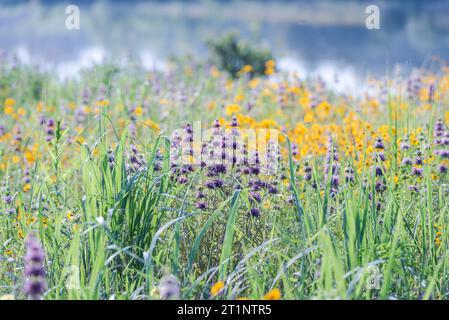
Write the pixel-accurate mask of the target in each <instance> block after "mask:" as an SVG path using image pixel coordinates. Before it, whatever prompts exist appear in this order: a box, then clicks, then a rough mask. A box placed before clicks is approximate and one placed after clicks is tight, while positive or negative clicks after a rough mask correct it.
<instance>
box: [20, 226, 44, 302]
mask: <svg viewBox="0 0 449 320" xmlns="http://www.w3.org/2000/svg"><path fill="white" fill-rule="evenodd" d="M25 250H26V252H25V256H24V262H25V269H24V277H25V284H24V289H23V290H24V293H25V294H26V295H27V297H28V298H30V299H32V300H39V299H42V295H43V293H44V292H45V290H46V289H47V284H46V282H45V268H44V260H45V256H44V250H43V249H42V246H41V244H40V243H39V240H38V239H37V238H36V236H35V235H34V234H30V235H29V236H28V238H27V240H26V242H25Z"/></svg>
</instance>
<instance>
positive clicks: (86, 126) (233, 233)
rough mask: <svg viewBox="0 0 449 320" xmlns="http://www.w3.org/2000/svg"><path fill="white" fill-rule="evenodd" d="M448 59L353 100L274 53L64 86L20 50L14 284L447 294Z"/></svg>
mask: <svg viewBox="0 0 449 320" xmlns="http://www.w3.org/2000/svg"><path fill="white" fill-rule="evenodd" d="M435 65H436V67H435ZM435 65H434V66H433V68H432V69H431V68H428V69H420V70H417V71H416V72H414V73H412V74H408V75H405V76H401V77H399V76H398V77H396V78H395V77H391V78H388V79H386V80H376V79H367V82H366V83H367V85H368V89H369V93H368V94H365V95H351V94H350V93H339V92H335V91H334V90H333V89H332V88H329V87H326V85H325V84H323V83H322V82H320V81H313V80H310V79H307V78H302V77H301V75H298V74H286V73H282V72H277V71H276V62H275V61H274V60H269V61H266V63H265V71H264V73H265V74H264V75H260V76H255V75H253V74H252V68H251V66H250V65H247V66H244V67H243V68H242V70H241V72H240V74H239V77H238V78H232V77H230V76H229V75H228V74H226V73H225V72H222V71H220V70H219V69H218V68H217V67H215V66H213V65H209V64H199V63H195V62H193V61H184V62H182V63H178V64H172V65H171V69H170V71H169V72H167V73H161V72H156V71H154V72H147V71H143V69H141V68H139V66H138V65H134V66H128V67H126V68H115V67H111V66H109V65H100V66H96V67H95V68H91V69H87V70H85V71H84V72H83V74H82V76H81V77H80V78H79V79H76V80H70V81H67V82H64V83H63V82H61V81H59V80H58V79H57V78H55V77H52V76H51V75H50V74H46V73H43V72H38V71H36V70H34V69H32V68H29V67H27V66H24V65H14V66H13V65H11V64H8V63H4V64H3V65H1V91H0V100H1V101H2V116H1V127H0V154H1V162H0V178H1V190H2V191H1V195H2V199H1V205H0V208H1V215H0V239H1V241H0V270H1V272H0V284H1V285H0V293H1V295H2V296H3V297H4V298H14V299H26V298H39V299H170V298H181V299H262V298H266V299H389V298H397V299H445V298H447V294H448V281H449V279H448V277H447V269H448V267H449V259H448V243H447V239H448V238H447V227H448V205H447V201H446V199H447V196H448V192H449V190H448V176H447V174H448V173H447V171H448V165H449V149H448V148H449V130H448V128H447V124H448V122H449V113H448V110H447V104H448V100H449V69H448V67H447V66H446V65H445V64H444V63H442V62H438V61H437V62H435ZM431 70H433V71H431ZM198 121H200V124H199V125H198V123H197V124H196V125H195V126H194V125H193V124H194V122H198ZM195 130H197V131H198V130H199V131H200V134H199V136H200V139H198V138H197V137H195V138H194V136H196V133H195ZM204 130H211V132H212V134H209V135H206V134H204ZM250 135H253V139H250ZM205 136H208V138H204V137H205ZM261 141H262V142H263V141H265V143H260V142H261ZM255 145H256V147H255Z"/></svg>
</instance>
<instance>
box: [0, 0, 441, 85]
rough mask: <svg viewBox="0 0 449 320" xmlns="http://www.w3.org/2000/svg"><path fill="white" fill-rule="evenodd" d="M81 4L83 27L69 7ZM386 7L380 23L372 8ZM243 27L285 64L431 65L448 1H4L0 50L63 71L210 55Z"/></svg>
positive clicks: (317, 70)
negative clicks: (214, 45)
mask: <svg viewBox="0 0 449 320" xmlns="http://www.w3.org/2000/svg"><path fill="white" fill-rule="evenodd" d="M69 4H75V5H77V6H78V7H79V8H80V29H79V30H69V29H67V28H66V26H65V20H66V17H67V16H66V13H65V8H66V6H67V5H69ZM370 4H375V5H377V6H378V7H379V8H380V27H381V29H380V30H368V29H367V28H366V26H365V19H366V14H365V8H366V6H368V5H370ZM228 31H236V32H238V34H239V35H240V37H242V38H244V39H247V40H248V41H251V42H252V43H255V44H256V45H258V46H263V47H266V48H269V49H270V50H271V51H272V52H273V55H274V56H275V58H276V60H277V61H278V66H279V67H280V68H281V69H286V70H295V71H298V72H299V73H305V74H320V75H321V76H323V77H324V78H329V79H330V78H332V77H335V76H336V74H337V73H338V76H339V77H340V78H341V79H343V81H345V82H346V83H347V84H352V85H353V86H354V85H357V81H358V79H357V78H358V77H361V76H366V75H376V76H378V75H385V74H386V72H387V70H392V69H393V68H394V67H397V66H398V65H400V66H401V68H403V69H411V68H415V67H421V66H427V65H428V64H430V63H432V61H433V60H434V58H435V57H437V56H438V57H440V58H442V59H445V58H447V57H449V1H444V0H433V1H419V0H404V1H394V0H391V1H376V0H371V1H360V0H359V1H355V0H334V1H331V0H328V1H326V0H322V1H311V0H303V1H287V0H285V1H274V0H271V1H255V0H253V1H237V0H234V1H225V0H221V1H213V0H203V1H199V0H198V1H193V0H192V1H182V2H181V1H105V0H103V1H75V0H74V1H70V2H67V1H50V0H46V1H44V0H42V1H8V0H6V1H5V0H0V50H1V52H2V54H3V55H15V57H16V58H17V59H18V60H20V61H22V62H24V63H30V64H37V65H39V66H40V67H42V68H54V69H56V70H57V72H58V74H59V75H60V76H61V77H69V76H72V75H74V74H76V72H77V70H79V69H80V68H82V67H85V66H88V65H89V64H92V63H98V62H102V61H104V60H105V59H107V60H113V61H122V60H123V59H127V58H129V57H132V58H134V59H139V60H140V61H141V62H142V64H143V65H144V66H145V67H146V68H149V69H151V68H155V69H164V66H165V61H166V60H167V59H168V58H170V57H172V56H176V57H179V56H192V57H194V58H197V59H202V58H204V57H206V56H207V54H208V53H207V45H206V41H207V40H210V39H215V38H219V37H221V36H223V35H224V34H225V33H226V32H228Z"/></svg>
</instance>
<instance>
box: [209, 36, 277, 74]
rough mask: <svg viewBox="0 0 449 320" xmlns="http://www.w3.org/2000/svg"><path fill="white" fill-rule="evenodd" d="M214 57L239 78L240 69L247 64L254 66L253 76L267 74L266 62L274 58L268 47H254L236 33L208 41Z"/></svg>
mask: <svg viewBox="0 0 449 320" xmlns="http://www.w3.org/2000/svg"><path fill="white" fill-rule="evenodd" d="M208 45H209V48H210V51H211V53H212V59H213V61H214V62H215V63H216V64H217V66H218V67H219V68H221V69H222V70H225V71H227V72H228V73H229V74H230V75H231V76H232V77H234V78H237V77H238V76H239V71H240V70H241V69H242V68H243V67H244V66H247V65H250V66H251V67H252V71H251V72H250V75H251V76H256V75H257V76H262V75H264V74H265V63H266V62H267V61H269V60H272V59H273V55H272V53H271V52H270V51H269V50H267V49H259V48H254V47H252V46H251V45H250V44H249V43H247V42H244V41H243V40H239V39H238V38H237V36H236V35H235V34H234V33H229V34H227V35H226V36H224V37H223V38H221V39H218V40H211V41H209V42H208Z"/></svg>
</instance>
